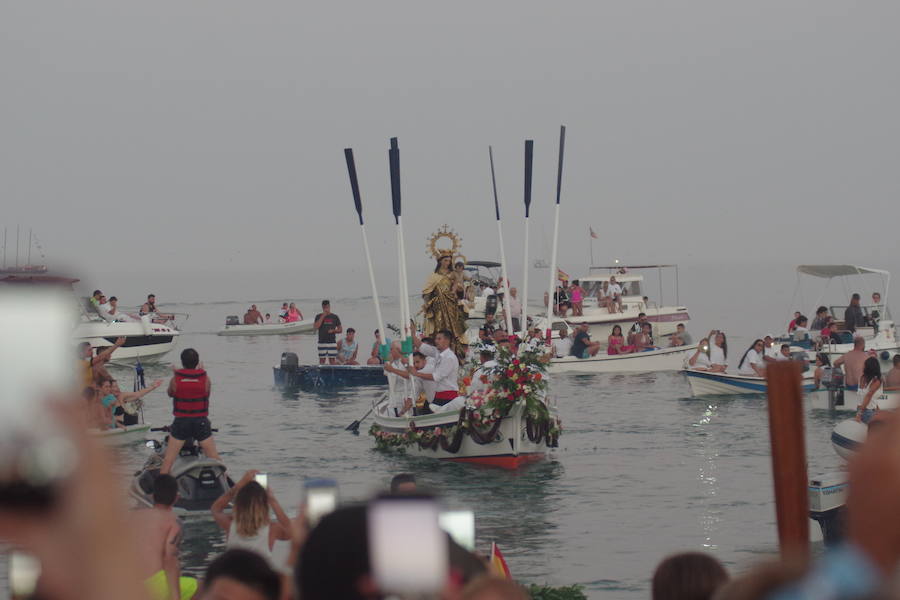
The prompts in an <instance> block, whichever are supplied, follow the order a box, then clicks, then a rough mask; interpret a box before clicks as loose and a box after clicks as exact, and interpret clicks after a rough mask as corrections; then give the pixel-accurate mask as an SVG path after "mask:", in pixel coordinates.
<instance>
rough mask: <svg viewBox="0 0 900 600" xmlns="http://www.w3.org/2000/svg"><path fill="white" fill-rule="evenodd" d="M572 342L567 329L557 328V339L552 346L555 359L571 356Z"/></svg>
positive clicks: (563, 327)
mask: <svg viewBox="0 0 900 600" xmlns="http://www.w3.org/2000/svg"><path fill="white" fill-rule="evenodd" d="M538 338H539V339H540V330H538ZM573 342H574V340H573V339H572V336H570V335H569V329H568V327H566V326H565V325H563V326H562V327H560V328H559V339H558V340H556V342H554V344H553V356H555V357H556V358H564V357H566V356H571V355H572V343H573Z"/></svg>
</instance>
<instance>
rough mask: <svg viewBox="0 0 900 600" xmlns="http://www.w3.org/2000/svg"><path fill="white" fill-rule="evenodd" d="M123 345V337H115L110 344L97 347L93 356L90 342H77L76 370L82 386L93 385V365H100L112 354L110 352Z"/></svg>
mask: <svg viewBox="0 0 900 600" xmlns="http://www.w3.org/2000/svg"><path fill="white" fill-rule="evenodd" d="M123 345H125V338H124V337H120V338H117V339H116V342H115V343H114V344H113V345H112V346H107V347H106V348H103V349H102V350H101V349H99V348H98V349H97V356H94V350H93V348H91V344H90V342H81V343H80V344H78V355H79V357H80V364H79V367H78V370H79V373H80V377H81V384H82V386H84V387H87V386H92V385H94V380H95V373H94V370H95V367H101V366H102V365H103V364H104V363H105V362H106V361H107V360H108V359H109V358H110V356H112V353H113V352H115V351H116V350H117V349H119V348H121V347H122V346H123ZM104 372H105V368H104Z"/></svg>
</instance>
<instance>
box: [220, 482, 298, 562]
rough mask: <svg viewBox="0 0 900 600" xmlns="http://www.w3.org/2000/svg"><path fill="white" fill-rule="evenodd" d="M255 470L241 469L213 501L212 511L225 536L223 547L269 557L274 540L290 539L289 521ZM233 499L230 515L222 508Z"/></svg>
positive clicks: (270, 490)
mask: <svg viewBox="0 0 900 600" xmlns="http://www.w3.org/2000/svg"><path fill="white" fill-rule="evenodd" d="M257 474H258V471H254V470H250V471H247V472H246V473H244V476H243V477H241V480H240V481H238V482H237V483H236V484H235V486H234V487H233V488H231V489H230V490H228V491H227V492H225V493H224V494H222V495H221V496H220V497H219V499H218V500H216V501H215V502H214V503H213V505H212V515H213V519H215V521H216V524H217V525H218V526H219V527H221V528H222V529H223V530H225V532H226V534H227V536H228V537H227V538H226V541H225V547H226V548H242V549H244V550H252V551H254V552H256V553H258V554H260V555H261V556H263V557H264V558H266V559H267V560H269V561H271V559H272V547H273V546H274V545H275V540H290V539H291V522H290V519H288V517H287V515H286V514H285V513H284V510H283V509H282V508H281V505H280V504H279V503H278V500H277V499H276V498H275V494H274V493H273V492H272V488H271V487H268V488H264V487H263V486H261V485H260V484H259V483H258V482H257V481H256V480H255V479H256V475H257ZM232 499H234V507H233V508H232V511H231V514H230V515H229V514H226V513H225V509H226V508H227V507H228V504H229V503H230V502H231V500H232ZM270 508H271V510H272V511H274V512H275V517H276V519H277V520H275V521H271V520H270V519H269V509H270Z"/></svg>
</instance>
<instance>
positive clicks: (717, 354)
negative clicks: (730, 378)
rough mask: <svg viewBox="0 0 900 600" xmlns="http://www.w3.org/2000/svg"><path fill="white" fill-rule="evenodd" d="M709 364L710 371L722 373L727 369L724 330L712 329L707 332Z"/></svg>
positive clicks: (726, 346)
mask: <svg viewBox="0 0 900 600" xmlns="http://www.w3.org/2000/svg"><path fill="white" fill-rule="evenodd" d="M708 337H709V340H710V342H711V343H710V344H709V362H710V363H711V364H710V366H709V370H710V371H715V372H717V373H724V372H725V370H726V369H728V339H727V338H726V337H725V332H724V331H720V330H718V329H713V330H712V331H710V332H709V336H708Z"/></svg>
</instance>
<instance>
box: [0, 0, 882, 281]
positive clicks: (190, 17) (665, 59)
mask: <svg viewBox="0 0 900 600" xmlns="http://www.w3.org/2000/svg"><path fill="white" fill-rule="evenodd" d="M898 19H900V4H898V3H896V2H868V3H848V2H831V1H821V0H817V1H807V2H782V1H778V2H775V1H757V2H743V3H737V2H714V1H709V2H688V1H684V2H652V3H651V2H633V1H629V2H596V1H595V2H584V3H566V2H452V3H434V2H386V1H382V2H359V3H348V2H328V3H306V2H230V1H222V0H217V1H215V2H211V1H208V2H169V1H157V2H121V1H116V2H108V3H100V2H93V1H89V0H85V1H82V2H65V3H63V2H28V1H19V2H15V1H9V2H4V3H2V5H0V77H2V89H3V92H2V94H0V118H2V126H0V170H2V171H0V198H2V204H3V210H2V217H3V224H6V225H9V226H11V227H13V228H14V227H15V225H16V224H18V223H20V224H22V225H23V226H24V227H25V228H26V229H27V228H28V227H33V228H34V230H35V232H36V233H37V234H38V235H39V236H40V239H41V241H42V242H43V245H44V247H45V249H46V251H47V255H48V256H47V258H48V261H49V262H50V264H51V266H52V265H54V264H55V265H59V264H63V263H65V264H69V265H77V267H69V268H70V269H73V270H78V271H79V274H80V275H81V276H82V277H83V278H86V279H88V280H89V281H90V282H91V287H93V286H94V285H101V284H102V283H104V282H105V283H106V285H108V286H112V287H113V288H118V289H123V288H126V287H128V288H129V291H130V292H132V293H135V294H136V293H138V291H142V290H143V289H145V288H146V287H151V288H153V289H157V290H158V289H168V290H169V293H170V295H172V294H173V292H172V290H173V285H172V284H171V283H170V282H171V281H178V282H179V284H178V285H179V286H184V287H183V288H181V292H182V293H180V294H178V293H177V292H175V293H174V295H178V297H179V298H182V299H187V298H202V297H203V296H204V294H203V293H202V292H198V291H197V290H199V289H202V288H203V286H204V285H205V283H204V280H208V279H214V278H220V279H221V278H224V276H225V275H231V276H233V279H232V280H231V281H233V284H232V287H233V289H234V293H233V295H232V296H231V297H238V298H239V297H248V296H251V295H252V294H250V293H249V292H247V291H246V289H245V288H246V287H247V286H248V285H249V283H248V282H253V285H257V284H258V283H259V282H261V281H266V280H267V279H266V278H268V280H275V281H278V282H280V285H282V288H279V289H283V286H284V285H285V284H284V280H285V279H288V280H290V281H293V282H294V284H292V285H293V287H291V289H290V290H285V292H287V291H290V292H291V293H293V292H294V287H296V288H297V289H296V295H297V296H315V295H318V294H319V291H320V290H322V292H323V294H324V292H325V290H324V289H323V288H325V289H327V291H328V292H329V293H331V292H332V291H333V292H334V293H343V294H350V293H353V290H357V289H358V290H359V292H358V293H360V294H361V293H365V292H366V290H367V283H366V282H365V280H362V281H359V280H358V277H357V276H359V275H362V274H363V273H364V271H362V270H361V269H362V266H363V262H362V258H361V255H360V249H361V244H360V241H359V235H358V227H357V226H356V221H355V215H354V214H353V210H352V204H351V196H350V190H349V185H348V182H347V175H346V168H345V165H344V160H343V153H342V150H343V148H344V147H346V146H352V147H353V148H354V149H355V152H356V160H357V164H358V167H359V173H360V181H361V184H362V190H363V199H364V204H365V207H366V212H367V217H368V221H369V224H370V236H371V240H372V242H373V246H374V248H375V249H376V264H377V265H378V268H379V272H380V273H388V272H390V273H391V277H394V276H393V271H392V269H393V266H392V265H393V264H394V260H395V255H396V250H395V245H394V237H393V224H392V220H391V219H390V213H389V201H388V198H389V180H388V169H387V162H388V161H387V148H388V139H389V138H390V137H391V136H397V137H399V141H400V149H401V163H402V178H403V194H404V204H405V206H404V210H405V222H406V226H407V234H406V235H407V240H408V256H409V262H410V270H411V274H414V275H415V277H416V278H420V277H421V274H422V273H424V271H425V270H426V269H428V268H430V266H431V264H430V260H426V257H425V254H424V237H425V236H426V235H427V234H428V233H430V232H431V231H433V230H434V229H435V228H436V227H438V226H439V225H441V224H442V223H444V222H446V223H449V224H450V225H451V226H453V227H454V228H456V229H457V230H458V231H459V232H460V233H461V234H462V235H463V237H464V250H463V251H464V253H465V254H466V255H467V256H468V257H469V258H496V257H497V253H498V250H497V245H496V236H495V231H496V226H495V223H494V220H493V216H492V213H491V202H492V200H491V196H490V172H489V168H488V162H487V146H488V144H492V145H493V146H494V156H495V161H496V166H497V170H498V176H499V179H498V185H499V191H500V195H501V202H502V208H503V211H504V215H505V217H506V218H507V221H506V228H505V235H506V240H507V252H508V253H509V255H510V263H511V266H512V268H513V272H514V275H513V278H514V280H516V279H520V276H517V275H516V274H517V273H521V256H522V235H521V233H522V215H523V208H522V167H523V156H522V155H523V141H524V140H525V139H526V138H533V139H534V140H535V180H534V205H533V217H534V218H533V219H532V220H533V226H532V242H533V244H532V247H531V255H532V258H535V257H538V256H544V257H545V258H548V259H549V256H547V254H548V253H549V246H550V241H551V220H550V219H551V214H552V213H551V204H552V199H553V197H554V195H555V189H554V188H555V183H556V154H557V136H558V128H559V125H560V124H565V125H567V128H568V131H567V142H568V143H567V148H566V165H565V175H564V186H563V204H562V224H563V232H562V238H561V245H560V263H561V266H562V267H563V268H564V269H566V270H568V271H570V272H574V273H578V272H582V271H583V270H584V267H585V266H586V263H587V259H588V257H587V249H588V232H587V230H588V226H589V225H592V226H593V227H594V229H595V230H596V231H598V232H599V233H600V236H601V239H600V240H598V241H597V242H596V243H595V252H596V256H597V257H598V259H601V260H603V261H604V262H605V261H607V260H609V259H611V258H613V257H618V258H621V259H622V260H624V261H626V262H645V261H672V262H679V263H681V264H682V265H687V266H690V265H691V264H709V263H721V264H722V267H723V272H725V273H727V272H728V271H727V270H728V269H730V268H731V267H732V266H733V265H735V264H740V263H746V262H753V261H760V262H773V263H778V264H784V265H793V264H796V263H801V262H860V263H862V264H869V265H872V266H884V267H887V268H891V267H893V266H897V265H898V261H896V259H895V258H894V255H895V253H896V248H897V243H896V231H897V222H898V215H900V211H898V208H897V202H896V200H897V197H898V192H900V168H898V163H900V160H898V159H900V119H898V107H900V80H898V79H900V78H898V69H897V64H896V61H897V57H898V56H900V37H898V36H897V35H896V24H897V22H898ZM542 229H543V232H544V233H543V234H542ZM10 251H12V249H10ZM252 269H260V270H262V271H263V273H262V274H257V275H255V276H252V277H246V278H245V274H246V273H247V272H248V271H250V270H252ZM329 273H330V275H329ZM534 273H535V275H534V277H533V279H532V281H533V283H532V285H533V286H535V287H536V286H538V285H540V286H542V287H543V286H546V285H547V284H546V282H545V281H544V280H545V279H546V275H545V274H546V271H535V272H534ZM167 274H169V275H168V276H167ZM391 277H384V278H383V281H384V284H383V287H384V288H388V289H390V288H391V287H392V286H393V285H394V279H391ZM143 278H146V279H147V281H148V282H147V285H146V286H145V285H144V284H143V282H141V283H140V284H136V285H134V288H133V290H132V289H131V288H130V287H129V286H132V285H133V284H134V281H135V280H141V279H143ZM94 282H96V283H94ZM167 282H168V283H167ZM191 286H194V287H195V288H196V289H189V288H190V287H191ZM417 286H418V281H415V282H412V283H411V286H410V287H411V289H415V288H416V287H417ZM310 288H312V289H310ZM219 289H221V290H227V289H231V288H227V287H225V286H220V287H219V288H217V290H219ZM216 293H223V294H227V293H228V291H221V292H219V291H217V292H216Z"/></svg>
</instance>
